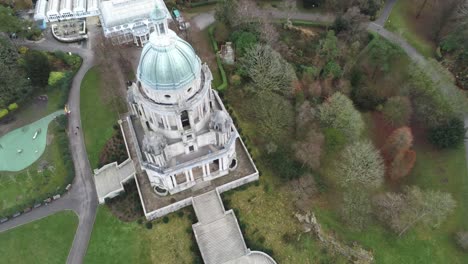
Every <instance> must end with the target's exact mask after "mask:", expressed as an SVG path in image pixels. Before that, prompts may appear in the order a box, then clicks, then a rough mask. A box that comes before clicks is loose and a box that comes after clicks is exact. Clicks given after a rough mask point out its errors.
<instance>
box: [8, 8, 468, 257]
mask: <svg viewBox="0 0 468 264" xmlns="http://www.w3.org/2000/svg"><path fill="white" fill-rule="evenodd" d="M395 2H396V0H388V1H387V2H386V3H385V6H384V8H383V10H382V13H381V16H380V17H379V18H378V19H377V20H376V21H375V22H372V23H370V24H369V26H368V30H370V31H373V32H376V33H377V34H379V35H380V36H382V37H384V38H386V39H388V40H390V41H392V42H393V43H395V44H397V45H399V46H401V47H402V48H403V49H404V50H405V52H406V53H407V54H408V55H409V56H410V58H411V59H412V60H413V61H415V62H416V63H418V64H420V65H422V66H424V65H425V64H426V63H427V61H426V59H425V58H424V56H422V55H421V54H420V53H419V52H418V51H417V50H416V49H415V48H414V47H412V46H411V45H410V44H408V42H407V41H406V40H405V39H403V38H402V37H401V36H398V35H396V34H394V33H392V32H390V31H388V30H386V29H385V28H383V25H384V24H385V21H386V20H387V19H388V17H389V15H390V13H391V10H392V8H393V6H394V4H395ZM270 15H272V16H273V17H274V18H277V19H280V18H281V19H282V18H287V17H288V16H289V17H290V18H292V19H300V20H306V21H312V22H332V21H333V20H334V16H333V15H330V14H318V13H307V12H291V13H288V12H282V11H270ZM194 19H196V18H194ZM200 19H201V21H200V25H199V26H201V27H202V28H201V29H203V28H204V27H206V26H208V25H209V24H210V22H211V21H214V16H213V13H212V12H210V13H206V14H203V16H202V18H200ZM197 25H198V24H197ZM91 39H92V38H91ZM21 45H26V46H28V47H31V48H35V49H42V50H48V51H54V50H62V51H65V52H72V53H76V54H79V55H80V56H81V57H82V58H83V64H82V66H81V68H80V70H79V71H78V72H77V74H76V75H75V77H74V79H73V84H72V88H71V91H70V96H69V102H68V105H69V107H70V109H71V111H72V114H71V116H70V119H69V131H75V130H76V129H75V128H76V127H77V126H79V127H81V118H80V108H79V107H80V86H81V81H82V79H83V77H84V75H85V73H86V72H87V71H88V70H89V69H90V68H91V67H92V66H93V65H94V54H93V52H92V51H91V50H90V49H89V48H88V49H86V48H83V47H79V46H77V45H67V44H61V43H57V42H56V41H54V40H45V41H42V42H40V43H21ZM90 46H91V45H89V42H88V47H90ZM431 76H432V77H433V78H434V79H436V80H437V79H439V77H438V74H431ZM465 126H468V117H467V118H466V119H465ZM77 132H78V135H76V136H75V135H74V133H73V132H72V133H70V146H71V151H72V156H73V161H74V164H75V175H76V176H75V179H74V182H73V187H72V189H71V191H70V192H69V193H67V194H65V195H64V196H63V197H62V198H60V199H59V200H57V201H54V202H52V203H51V204H49V205H47V206H42V207H40V208H37V209H34V210H33V211H31V212H29V213H26V214H23V215H21V216H19V217H17V218H14V219H12V220H10V221H8V222H6V223H3V224H0V232H3V231H5V230H8V229H11V228H14V227H17V226H20V225H23V224H26V223H29V222H32V221H35V220H37V219H40V218H43V217H46V216H48V215H50V214H53V213H55V212H58V211H62V210H73V211H74V212H75V213H76V214H77V215H78V217H79V224H78V229H77V231H76V234H75V238H74V240H73V245H72V248H71V250H70V253H69V256H68V260H67V263H73V264H74V263H77V264H78V263H83V259H84V256H85V254H86V249H87V246H88V242H89V238H90V236H91V231H92V229H93V224H94V219H95V216H96V210H97V204H98V203H97V195H96V189H95V187H94V179H93V174H92V170H91V166H90V164H89V161H88V157H87V154H86V148H85V144H84V139H83V134H82V132H81V129H80V130H78V131H77ZM465 143H466V152H467V158H468V140H466V141H465Z"/></svg>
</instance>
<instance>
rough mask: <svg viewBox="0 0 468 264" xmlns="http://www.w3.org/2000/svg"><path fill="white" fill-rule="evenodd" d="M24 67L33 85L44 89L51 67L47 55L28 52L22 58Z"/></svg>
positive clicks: (32, 51)
mask: <svg viewBox="0 0 468 264" xmlns="http://www.w3.org/2000/svg"><path fill="white" fill-rule="evenodd" d="M24 61H25V63H24V67H25V69H26V72H27V74H28V77H29V78H31V81H32V83H33V85H35V86H38V87H45V86H46V85H47V84H48V80H49V75H50V72H51V66H50V63H49V59H48V58H47V55H45V54H44V53H43V52H40V51H37V50H28V52H27V53H26V55H25V56H24Z"/></svg>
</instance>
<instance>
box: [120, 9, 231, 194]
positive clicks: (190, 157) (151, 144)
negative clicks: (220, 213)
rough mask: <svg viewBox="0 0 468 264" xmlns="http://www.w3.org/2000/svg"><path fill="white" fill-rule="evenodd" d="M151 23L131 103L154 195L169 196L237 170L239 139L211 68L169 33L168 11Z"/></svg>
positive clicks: (156, 15) (154, 16) (130, 94)
mask: <svg viewBox="0 0 468 264" xmlns="http://www.w3.org/2000/svg"><path fill="white" fill-rule="evenodd" d="M150 18H151V20H152V23H153V24H154V25H155V30H154V32H153V33H151V35H150V37H149V41H148V43H146V45H145V46H144V48H143V50H142V52H141V57H140V62H139V64H138V69H137V81H136V82H134V83H132V85H131V86H130V87H129V91H128V100H129V103H130V108H131V112H132V114H133V116H134V117H135V119H137V121H136V122H139V125H141V128H142V131H141V132H140V133H139V134H140V135H139V138H141V139H140V140H139V142H138V145H139V147H140V148H141V155H140V157H139V159H140V160H139V164H140V166H141V168H142V170H144V171H145V172H146V174H147V176H148V179H149V182H150V184H151V186H152V188H153V190H154V192H155V193H156V194H158V195H160V196H164V195H173V194H176V193H179V192H181V191H184V190H186V189H189V188H191V187H193V186H195V185H196V184H198V183H202V182H206V181H211V180H214V179H216V178H219V177H222V176H224V175H227V174H228V173H229V172H230V171H232V170H234V169H235V168H236V166H237V159H236V141H237V139H238V134H237V132H236V129H235V127H234V125H233V122H232V119H231V117H230V116H229V114H228V113H227V112H226V110H225V108H224V106H223V105H222V102H221V100H219V98H218V95H217V94H216V92H215V91H214V90H212V88H211V81H212V79H213V77H212V74H211V71H210V69H209V68H208V66H207V65H206V63H203V64H202V62H201V60H200V58H199V57H198V56H197V54H196V53H195V51H194V49H193V48H192V46H191V45H190V44H189V43H187V42H186V41H185V40H183V39H181V38H180V37H178V36H177V35H176V33H175V32H174V31H172V30H170V29H169V28H168V22H167V13H166V11H165V9H163V8H156V9H155V10H154V11H153V12H152V13H151V15H150Z"/></svg>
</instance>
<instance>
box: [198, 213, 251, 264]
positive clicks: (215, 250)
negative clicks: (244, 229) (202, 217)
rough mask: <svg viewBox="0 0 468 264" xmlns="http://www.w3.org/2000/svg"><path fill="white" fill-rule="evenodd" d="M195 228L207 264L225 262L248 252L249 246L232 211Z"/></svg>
mask: <svg viewBox="0 0 468 264" xmlns="http://www.w3.org/2000/svg"><path fill="white" fill-rule="evenodd" d="M193 228H194V232H195V237H196V238H197V242H198V245H199V247H200V251H201V252H203V253H205V254H203V259H204V261H205V263H206V264H220V263H225V262H227V261H230V260H233V259H237V258H239V257H242V256H243V255H245V254H246V251H247V248H246V246H245V243H244V240H243V239H242V235H241V233H240V232H239V229H238V227H237V222H236V219H235V216H234V214H233V213H232V212H231V213H228V214H226V215H225V216H224V217H222V218H220V219H218V220H216V221H213V222H211V223H208V224H204V225H194V227H193Z"/></svg>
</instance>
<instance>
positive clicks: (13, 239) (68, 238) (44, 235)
mask: <svg viewBox="0 0 468 264" xmlns="http://www.w3.org/2000/svg"><path fill="white" fill-rule="evenodd" d="M77 226H78V217H77V216H76V214H75V213H74V212H72V211H64V212H59V213H56V214H54V215H51V216H48V217H46V218H43V219H40V220H37V221H35V222H32V223H29V224H26V225H23V226H20V227H17V228H15V229H12V230H9V231H6V232H3V233H0V255H1V256H2V257H1V261H0V262H2V263H47V264H54V263H57V264H63V263H65V262H66V261H67V257H68V252H69V251H70V248H71V244H72V242H73V237H74V235H75V230H76V227H77Z"/></svg>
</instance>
